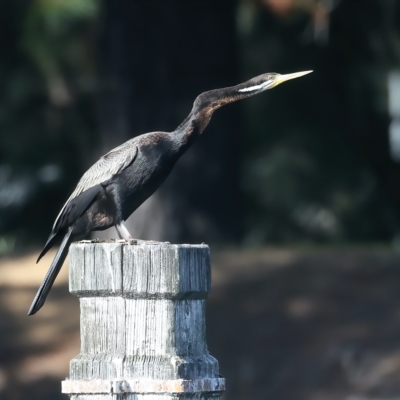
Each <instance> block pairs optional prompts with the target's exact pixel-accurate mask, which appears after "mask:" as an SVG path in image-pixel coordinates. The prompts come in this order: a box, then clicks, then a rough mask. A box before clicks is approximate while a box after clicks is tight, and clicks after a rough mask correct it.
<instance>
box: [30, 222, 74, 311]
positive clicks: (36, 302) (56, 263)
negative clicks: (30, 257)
mask: <svg viewBox="0 0 400 400" xmlns="http://www.w3.org/2000/svg"><path fill="white" fill-rule="evenodd" d="M71 235H72V228H69V229H68V231H67V233H66V234H65V236H64V239H63V241H62V242H61V245H60V248H59V249H58V251H57V254H56V256H55V257H54V260H53V262H52V263H51V265H50V268H49V270H48V271H47V274H46V276H45V277H44V279H43V282H42V284H41V285H40V288H39V290H38V291H37V293H36V296H35V298H34V299H33V302H32V305H31V308H30V309H29V311H28V315H33V314H36V313H37V312H38V311H39V310H40V309H41V308H42V306H43V304H44V302H45V300H46V297H47V295H48V294H49V292H50V289H51V287H52V286H53V283H54V280H55V279H56V277H57V275H58V273H59V272H60V269H61V267H62V265H63V263H64V260H65V258H66V257H67V254H68V249H69V245H70V244H71V242H72V237H71Z"/></svg>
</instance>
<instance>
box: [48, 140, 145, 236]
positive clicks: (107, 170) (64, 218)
mask: <svg viewBox="0 0 400 400" xmlns="http://www.w3.org/2000/svg"><path fill="white" fill-rule="evenodd" d="M137 153H138V148H137V146H136V144H135V143H134V142H133V141H128V142H126V143H124V144H122V145H121V146H118V147H116V148H115V149H113V150H111V151H110V152H108V153H107V154H105V155H104V156H102V157H101V158H100V159H99V160H98V161H97V162H96V163H95V164H94V165H92V166H91V167H90V168H89V169H88V170H87V171H86V172H85V173H84V175H83V176H82V178H81V180H80V181H79V182H78V185H77V186H76V188H75V190H74V191H73V192H72V194H71V196H69V198H68V200H67V201H66V203H65V204H64V206H63V208H62V209H61V211H60V213H59V214H58V216H57V218H56V220H55V222H54V225H53V233H55V232H58V231H59V230H60V229H62V228H65V227H67V226H70V225H71V224H72V223H73V222H74V221H76V219H78V218H79V217H80V216H81V215H82V214H83V213H84V212H85V210H86V209H87V208H88V207H89V206H90V204H91V203H92V201H93V200H94V199H95V197H96V196H97V194H98V193H99V191H100V190H101V185H104V184H105V183H106V182H107V181H108V180H109V179H111V178H112V177H113V176H115V175H117V174H119V173H120V172H121V171H123V170H124V169H125V168H126V167H128V166H129V165H131V164H132V162H133V161H134V159H135V158H136V156H137Z"/></svg>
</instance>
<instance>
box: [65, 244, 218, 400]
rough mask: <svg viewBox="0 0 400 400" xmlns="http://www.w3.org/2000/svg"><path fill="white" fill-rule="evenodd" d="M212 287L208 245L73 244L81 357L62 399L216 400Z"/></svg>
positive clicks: (72, 268) (72, 366)
mask: <svg viewBox="0 0 400 400" xmlns="http://www.w3.org/2000/svg"><path fill="white" fill-rule="evenodd" d="M210 288H211V270H210V251H209V248H208V246H206V245H171V244H161V245H131V244H128V243H82V242H81V243H76V244H73V245H72V246H71V248H70V291H71V293H73V294H75V295H76V296H78V297H79V300H80V307H81V352H80V354H79V355H78V356H76V357H75V358H73V359H72V360H71V363H70V378H69V379H66V380H65V381H63V382H62V391H63V393H67V394H69V395H70V398H71V399H72V400H78V399H79V400H111V399H113V400H122V399H124V400H125V399H126V400H172V399H173V400H177V399H179V400H184V399H192V400H193V399H210V398H213V399H219V398H220V396H221V394H222V391H223V390H224V386H225V380H224V379H223V378H221V377H220V375H219V367H218V361H217V360H216V359H215V358H214V357H212V356H211V355H210V354H209V352H208V350H207V345H206V341H205V333H206V332H205V305H206V304H205V303H206V298H207V295H208V292H209V291H210Z"/></svg>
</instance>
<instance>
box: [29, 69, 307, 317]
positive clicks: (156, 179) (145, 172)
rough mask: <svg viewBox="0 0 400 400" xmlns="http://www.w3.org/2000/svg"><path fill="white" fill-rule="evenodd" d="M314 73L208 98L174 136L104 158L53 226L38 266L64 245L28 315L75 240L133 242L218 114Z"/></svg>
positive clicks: (255, 82) (271, 77) (140, 140)
mask: <svg viewBox="0 0 400 400" xmlns="http://www.w3.org/2000/svg"><path fill="white" fill-rule="evenodd" d="M310 72H312V71H304V72H297V73H294V74H287V75H280V74H276V73H267V74H263V75H260V76H257V77H255V78H253V79H250V80H248V81H247V82H244V83H241V84H239V85H236V86H232V87H227V88H223V89H216V90H210V91H208V92H204V93H202V94H200V95H199V96H198V97H197V98H196V100H195V101H194V104H193V108H192V111H191V112H190V114H189V115H188V116H187V118H186V119H185V120H184V121H183V122H182V123H181V124H180V125H179V126H178V128H177V129H175V130H174V131H173V132H150V133H145V134H143V135H140V136H136V137H134V138H133V139H130V140H128V141H127V142H125V143H123V144H121V145H120V146H118V147H116V148H115V149H113V150H111V151H109V152H108V153H107V154H105V155H104V156H103V157H101V158H100V159H99V160H98V161H97V162H96V163H95V164H94V165H93V166H92V167H90V168H89V169H88V170H87V171H86V172H85V174H84V175H83V176H82V178H81V180H80V181H79V182H78V185H77V186H76V188H75V190H74V191H73V193H72V194H71V196H70V197H69V198H68V200H67V202H66V203H65V204H64V206H63V208H62V209H61V211H60V213H59V214H58V216H57V218H56V220H55V222H54V225H53V229H52V231H51V234H50V236H49V238H48V240H47V242H46V244H45V246H44V248H43V250H42V252H41V253H40V255H39V258H38V260H37V261H39V260H40V259H41V258H42V257H43V256H44V255H45V254H46V253H47V251H48V250H49V249H50V248H51V247H52V246H53V245H54V243H55V242H56V241H57V239H61V238H62V242H61V245H60V248H59V250H58V252H57V254H56V256H55V257H54V260H53V262H52V263H51V266H50V268H49V270H48V272H47V274H46V276H45V278H44V280H43V282H42V284H41V286H40V288H39V290H38V292H37V294H36V296H35V298H34V300H33V303H32V305H31V308H30V309H29V312H28V315H33V314H35V313H36V312H37V311H38V310H39V309H40V308H41V307H42V306H43V304H44V302H45V300H46V297H47V295H48V293H49V291H50V289H51V287H52V285H53V282H54V280H55V278H56V277H57V275H58V273H59V271H60V268H61V266H62V264H63V262H64V260H65V257H66V255H67V253H68V248H69V245H70V244H71V242H72V241H73V240H76V239H80V238H83V237H85V236H86V235H88V234H89V233H90V232H92V231H99V230H104V229H107V228H110V227H111V226H115V228H116V230H117V233H118V236H119V238H120V239H124V240H132V237H131V235H130V233H129V232H128V229H127V228H126V226H125V225H124V221H125V220H126V219H127V218H128V217H129V216H130V215H131V214H132V213H133V212H134V211H135V210H136V209H137V208H138V207H139V206H140V205H141V204H142V203H143V202H144V201H145V200H146V199H147V198H148V197H150V196H151V195H152V194H153V193H154V191H155V190H156V189H157V188H158V187H159V186H160V185H161V183H162V182H163V181H164V180H165V178H166V177H167V176H168V175H169V173H170V172H171V170H172V168H173V166H174V165H175V163H176V162H177V161H178V159H179V157H180V156H181V155H182V154H183V153H184V152H185V151H186V150H187V149H188V148H189V147H190V146H191V145H192V143H193V142H194V140H195V139H196V138H197V137H198V136H199V135H200V134H201V133H202V132H203V131H204V129H205V128H206V127H207V125H208V123H209V122H210V119H211V116H212V114H213V112H214V111H215V110H217V109H218V108H220V107H222V106H224V105H225V104H228V103H232V102H234V101H237V100H241V99H245V98H246V97H251V96H254V95H256V94H259V93H262V92H264V91H265V90H267V89H272V88H273V87H275V86H277V85H279V84H280V83H282V82H285V81H287V80H289V79H294V78H298V77H300V76H303V75H306V74H308V73H310ZM137 242H138V243H142V242H143V243H155V242H144V241H141V240H138V241H137Z"/></svg>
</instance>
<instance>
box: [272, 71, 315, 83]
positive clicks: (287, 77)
mask: <svg viewBox="0 0 400 400" xmlns="http://www.w3.org/2000/svg"><path fill="white" fill-rule="evenodd" d="M311 72H313V71H302V72H295V73H293V74H285V75H278V76H277V77H276V84H275V86H276V85H279V84H281V83H282V82H286V81H288V80H290V79H295V78H300V76H303V75H307V74H310V73H311Z"/></svg>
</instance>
